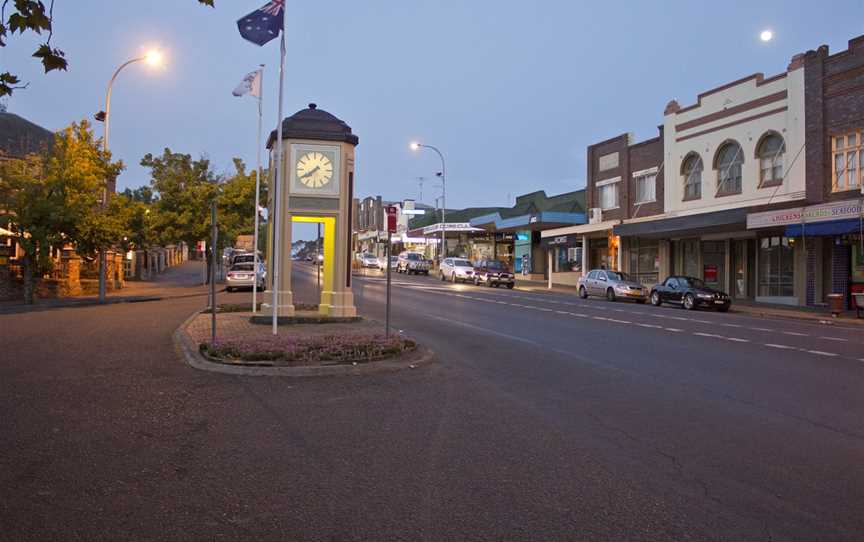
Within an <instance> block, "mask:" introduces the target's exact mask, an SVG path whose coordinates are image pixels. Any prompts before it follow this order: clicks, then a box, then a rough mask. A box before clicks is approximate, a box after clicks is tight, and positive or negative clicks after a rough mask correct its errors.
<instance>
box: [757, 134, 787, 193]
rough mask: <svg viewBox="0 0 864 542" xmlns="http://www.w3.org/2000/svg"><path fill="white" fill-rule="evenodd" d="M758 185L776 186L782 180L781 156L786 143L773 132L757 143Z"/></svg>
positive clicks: (784, 150) (784, 151)
mask: <svg viewBox="0 0 864 542" xmlns="http://www.w3.org/2000/svg"><path fill="white" fill-rule="evenodd" d="M757 153H758V156H759V186H763V187H764V186H777V185H778V184H780V183H782V182H783V156H784V154H785V153H786V144H785V142H784V141H783V138H782V137H780V136H779V135H777V134H775V133H771V134H768V135H767V136H765V137H764V138H762V141H761V142H760V143H759V149H758V151H757Z"/></svg>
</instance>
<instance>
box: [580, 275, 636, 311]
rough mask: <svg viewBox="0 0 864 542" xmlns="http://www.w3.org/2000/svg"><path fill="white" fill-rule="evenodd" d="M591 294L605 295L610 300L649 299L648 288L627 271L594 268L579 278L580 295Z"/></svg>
mask: <svg viewBox="0 0 864 542" xmlns="http://www.w3.org/2000/svg"><path fill="white" fill-rule="evenodd" d="M589 295H594V296H598V297H605V298H606V299H608V300H609V301H615V300H617V299H632V300H634V301H636V303H645V301H646V300H647V299H648V288H646V287H645V286H643V285H642V284H640V283H638V282H636V281H635V280H633V279H631V278H630V277H628V276H627V274H626V273H621V272H620V271H609V270H606V269H593V270H592V271H590V272H589V273H588V274H587V275H584V276H582V278H580V279H579V297H581V298H582V299H586V298H587V297H588V296H589Z"/></svg>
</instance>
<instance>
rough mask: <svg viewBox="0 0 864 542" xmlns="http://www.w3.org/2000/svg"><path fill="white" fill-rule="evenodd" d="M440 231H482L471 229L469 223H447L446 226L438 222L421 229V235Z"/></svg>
mask: <svg viewBox="0 0 864 542" xmlns="http://www.w3.org/2000/svg"><path fill="white" fill-rule="evenodd" d="M442 229H443V230H445V231H483V230H481V229H480V228H472V227H471V223H470V222H448V223H446V224H441V223H440V222H439V223H438V224H432V225H431V226H426V227H425V228H423V235H426V234H429V233H435V232H439V231H441V230H442Z"/></svg>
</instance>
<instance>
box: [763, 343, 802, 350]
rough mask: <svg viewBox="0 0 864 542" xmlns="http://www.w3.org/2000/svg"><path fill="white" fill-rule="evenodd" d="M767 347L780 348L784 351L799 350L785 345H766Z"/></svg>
mask: <svg viewBox="0 0 864 542" xmlns="http://www.w3.org/2000/svg"><path fill="white" fill-rule="evenodd" d="M765 346H767V347H769V348H780V349H782V350H797V349H796V348H795V347H794V346H788V345H785V344H771V343H765Z"/></svg>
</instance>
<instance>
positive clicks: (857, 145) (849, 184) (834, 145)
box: [831, 131, 864, 192]
mask: <svg viewBox="0 0 864 542" xmlns="http://www.w3.org/2000/svg"><path fill="white" fill-rule="evenodd" d="M861 136H862V134H861V132H860V131H857V132H852V133H849V134H845V135H841V136H834V137H832V138H831V153H832V155H833V162H834V168H833V175H832V177H833V183H832V190H833V191H834V192H843V191H845V190H858V189H859V188H860V187H861V175H862V173H861V171H862V168H864V153H862V152H861V151H862V148H861V147H862V141H861Z"/></svg>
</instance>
